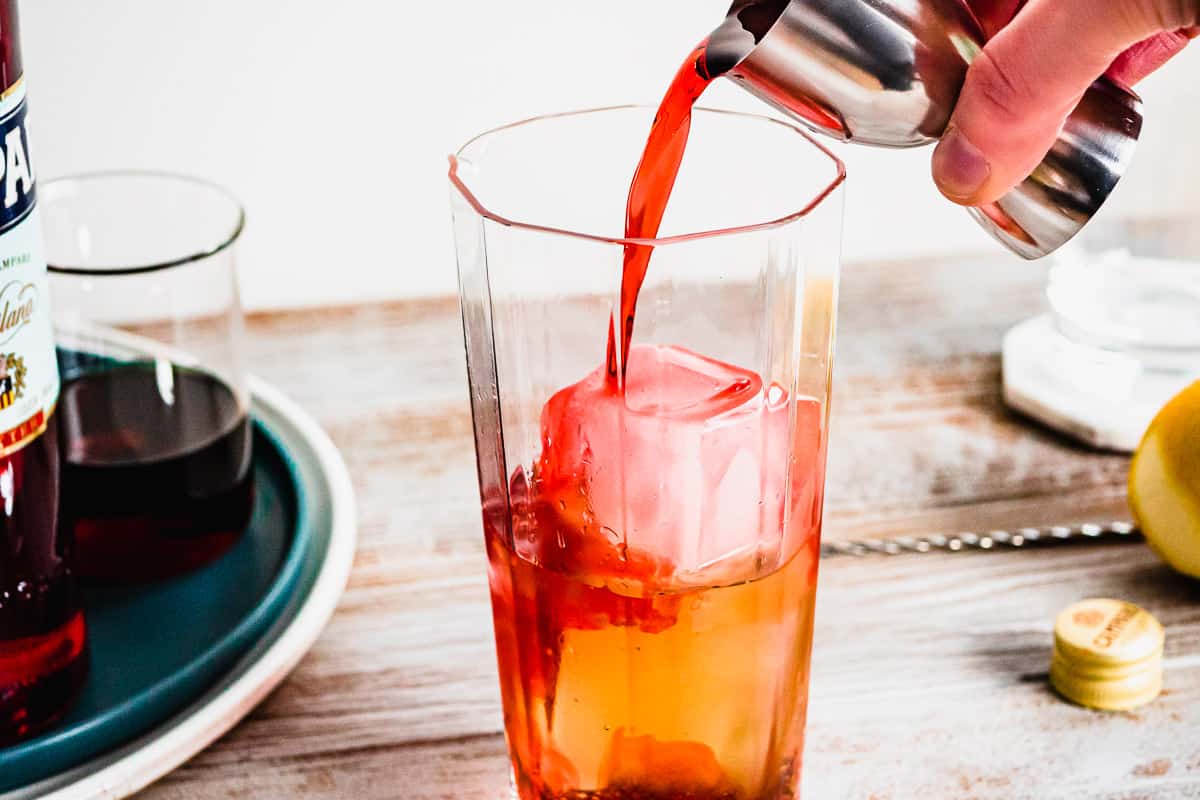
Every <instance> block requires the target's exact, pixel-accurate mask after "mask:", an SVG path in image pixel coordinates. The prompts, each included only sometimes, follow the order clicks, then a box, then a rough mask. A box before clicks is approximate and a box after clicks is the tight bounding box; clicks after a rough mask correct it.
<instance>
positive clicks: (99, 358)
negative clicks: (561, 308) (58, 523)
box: [42, 172, 254, 583]
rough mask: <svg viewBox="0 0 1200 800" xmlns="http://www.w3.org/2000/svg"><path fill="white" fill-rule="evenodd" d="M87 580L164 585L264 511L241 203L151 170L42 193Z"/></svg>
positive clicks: (68, 483) (209, 557)
mask: <svg viewBox="0 0 1200 800" xmlns="http://www.w3.org/2000/svg"><path fill="white" fill-rule="evenodd" d="M42 207H43V217H42V218H43V220H44V222H45V228H46V248H47V258H48V261H49V271H50V290H51V291H52V292H53V293H54V323H55V334H56V336H57V339H58V345H59V351H58V358H59V371H60V373H61V374H62V382H63V387H62V395H61V398H60V400H59V419H60V427H61V430H62V439H63V477H62V490H63V503H62V506H63V525H64V526H66V527H69V528H70V530H71V531H72V533H73V534H74V537H75V544H76V553H77V562H76V564H77V571H78V573H79V574H80V575H82V576H84V577H87V578H90V579H93V580H99V581H105V582H113V583H127V582H143V581H148V580H157V579H161V578H167V577H171V576H174V575H178V574H180V573H183V572H186V571H189V570H192V569H196V568H198V567H200V566H203V565H205V564H207V563H209V562H211V561H213V560H215V559H216V558H218V557H219V556H221V555H223V554H224V553H225V552H227V551H228V550H229V549H230V548H231V547H232V546H233V544H234V543H235V542H236V541H237V539H238V538H239V537H240V536H241V534H242V532H243V531H244V530H245V528H246V526H247V524H248V523H249V521H250V514H251V510H252V507H253V502H254V480H253V470H252V468H251V464H252V458H251V424H250V420H249V416H248V409H249V392H248V391H247V389H246V377H245V370H244V366H243V363H242V350H241V347H242V335H243V320H242V309H241V303H240V302H239V299H238V290H237V276H236V269H235V258H234V253H235V250H236V246H237V242H238V239H239V238H240V236H241V232H242V228H243V224H244V214H243V212H242V207H241V206H240V205H239V204H238V203H237V201H236V200H234V199H233V198H232V197H231V196H230V195H229V194H228V193H227V192H226V191H225V190H224V189H222V188H220V187H219V186H216V185H214V184H211V183H209V182H207V181H203V180H199V179H196V178H190V177H187V176H182V175H171V174H167V173H157V172H106V173H93V174H89V175H77V176H74V177H69V178H60V179H58V180H55V181H51V182H49V183H47V184H46V185H45V186H44V187H43V191H42Z"/></svg>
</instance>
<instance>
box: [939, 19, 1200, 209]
mask: <svg viewBox="0 0 1200 800" xmlns="http://www.w3.org/2000/svg"><path fill="white" fill-rule="evenodd" d="M969 5H971V7H972V10H974V11H975V13H976V14H977V16H978V17H979V19H980V21H981V22H982V23H983V27H984V30H985V31H986V32H987V35H988V37H989V40H988V43H987V46H986V47H984V49H983V53H982V54H981V55H979V56H978V57H976V59H975V60H974V61H973V62H972V63H971V67H970V69H969V70H968V71H967V79H966V83H964V85H963V89H962V93H961V95H960V96H959V98H958V104H957V105H956V106H955V109H954V114H953V116H952V117H951V119H950V124H949V126H948V127H947V128H946V132H945V134H943V136H942V140H941V142H939V143H938V146H937V149H936V150H935V151H934V153H933V177H934V180H935V181H937V184H938V187H939V188H940V189H941V190H942V193H943V194H944V195H946V196H947V197H948V198H950V199H951V200H953V201H954V202H956V203H961V204H963V205H981V204H983V203H989V202H991V201H993V200H996V199H997V198H999V197H1000V196H1001V195H1003V194H1004V193H1005V192H1007V191H1008V190H1009V189H1011V188H1012V187H1013V186H1016V185H1017V184H1018V183H1020V182H1021V181H1022V180H1024V179H1025V178H1026V177H1027V176H1028V175H1029V174H1030V173H1031V172H1033V170H1034V168H1035V167H1036V166H1037V165H1038V163H1039V162H1041V160H1042V159H1043V158H1044V157H1045V155H1046V153H1047V152H1048V151H1049V150H1050V147H1051V146H1052V145H1053V144H1054V140H1055V139H1056V138H1057V136H1058V133H1059V131H1060V129H1061V128H1062V124H1063V121H1064V120H1066V118H1067V116H1068V115H1069V114H1070V113H1071V111H1073V110H1074V109H1075V106H1076V104H1077V103H1078V102H1079V98H1080V97H1081V96H1082V95H1083V93H1084V91H1085V90H1086V89H1087V88H1088V86H1090V85H1091V83H1092V81H1094V80H1095V79H1096V78H1098V77H1099V76H1101V75H1103V74H1106V73H1107V74H1108V75H1109V76H1110V77H1112V78H1113V79H1115V80H1116V81H1117V82H1119V83H1123V84H1125V85H1127V86H1131V85H1133V84H1134V83H1136V82H1137V81H1139V80H1141V79H1142V78H1144V77H1145V76H1147V75H1149V74H1150V73H1151V72H1153V71H1154V70H1156V69H1158V68H1159V67H1160V66H1162V65H1163V64H1164V63H1166V62H1167V60H1168V59H1170V58H1171V57H1172V56H1174V55H1175V54H1176V53H1178V52H1179V51H1180V50H1182V49H1183V47H1184V45H1186V44H1187V42H1188V40H1189V39H1191V38H1193V37H1195V36H1196V35H1197V34H1198V33H1200V27H1197V26H1200V0H1029V2H1028V3H1023V2H1022V0H970V2H969ZM1018 11H1019V13H1018ZM1195 77H1196V78H1197V79H1200V76H1195Z"/></svg>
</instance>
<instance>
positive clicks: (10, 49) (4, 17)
mask: <svg viewBox="0 0 1200 800" xmlns="http://www.w3.org/2000/svg"><path fill="white" fill-rule="evenodd" d="M22 74H24V68H23V66H22V64H21V32H20V20H19V19H18V14H17V0H0V91H3V92H7V91H8V90H9V89H10V88H12V86H13V85H14V84H15V83H16V82H17V81H19V80H20V79H21V75H22Z"/></svg>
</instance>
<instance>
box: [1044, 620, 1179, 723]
mask: <svg viewBox="0 0 1200 800" xmlns="http://www.w3.org/2000/svg"><path fill="white" fill-rule="evenodd" d="M1164 639H1165V634H1164V633H1163V627H1162V625H1160V624H1159V623H1158V620H1156V619H1155V618H1154V617H1153V616H1151V615H1150V613H1149V612H1147V611H1145V610H1144V609H1142V608H1140V607H1139V606H1135V605H1134V604H1133V603H1126V602H1124V601H1123V600H1108V599H1095V600H1083V601H1081V602H1079V603H1075V604H1074V605H1072V606H1069V607H1068V608H1066V609H1065V610H1064V611H1063V612H1062V613H1061V614H1059V615H1058V619H1057V620H1056V621H1055V623H1054V657H1053V658H1052V659H1051V662H1050V683H1051V685H1053V686H1054V688H1055V689H1056V690H1057V691H1058V693H1059V694H1061V695H1062V696H1063V697H1065V698H1067V699H1068V700H1070V701H1072V702H1075V703H1079V704H1080V705H1083V706H1088V707H1089V708H1099V709H1103V710H1105V711H1125V710H1128V709H1131V708H1137V707H1138V706H1141V705H1145V704H1146V703H1149V702H1150V701H1151V700H1153V699H1154V698H1156V697H1158V695H1159V693H1160V692H1161V691H1162V672H1163V666H1162V657H1163V641H1164Z"/></svg>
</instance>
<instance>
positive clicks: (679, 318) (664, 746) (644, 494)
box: [450, 107, 844, 800]
mask: <svg viewBox="0 0 1200 800" xmlns="http://www.w3.org/2000/svg"><path fill="white" fill-rule="evenodd" d="M653 118H654V109H652V108H642V107H623V108H613V109H604V110H596V111H585V112H579V113H572V114H563V115H558V116H551V117H543V118H540V119H535V120H530V121H528V122H524V123H520V124H517V125H512V126H508V127H505V128H501V129H498V130H495V131H491V132H489V133H485V134H483V135H481V136H479V137H477V138H475V139H474V140H472V141H471V142H470V143H468V144H467V145H466V146H465V147H463V148H462V150H460V151H459V152H458V154H457V155H455V156H454V157H453V158H452V159H451V172H450V180H451V184H452V204H453V214H454V228H455V236H456V240H457V246H458V257H459V278H460V290H461V301H462V311H463V327H464V330H465V338H466V349H467V359H468V368H469V375H470V391H471V403H472V412H473V416H474V426H475V428H474V430H475V441H476V450H477V456H478V466H479V483H480V490H481V498H482V507H483V517H484V534H485V538H486V546H487V555H488V561H489V582H490V587H491V594H492V607H493V614H494V624H495V634H496V646H497V652H498V658H499V671H500V683H501V690H502V695H503V702H504V720H505V730H506V734H507V737H508V745H509V752H510V755H511V759H512V768H513V782H514V786H515V792H516V795H517V796H519V797H520V798H522V800H534V798H537V799H538V800H549V799H550V798H572V800H575V799H577V798H578V799H582V798H618V797H619V798H630V799H631V800H634V799H636V798H680V797H689V798H739V799H740V798H746V799H747V800H750V799H751V798H753V799H755V800H757V799H758V798H762V799H763V800H766V798H783V797H794V796H795V794H796V793H797V792H798V786H799V774H800V761H801V755H802V750H803V731H804V719H805V709H806V704H807V692H808V667H809V655H810V652H811V642H812V616H813V602H814V591H815V582H816V575H817V557H818V550H819V538H820V527H821V507H822V495H823V482H824V465H825V449H826V441H827V437H826V431H827V419H828V414H827V411H828V401H829V380H830V367H831V350H832V344H833V333H834V319H835V309H836V302H837V281H838V261H839V249H840V238H841V216H842V197H841V195H842V185H843V181H844V170H843V168H842V165H841V163H840V162H839V161H838V160H837V159H836V158H835V157H833V156H832V155H831V154H830V153H829V152H828V151H826V150H824V149H823V148H822V147H820V146H819V145H818V144H817V143H815V142H814V141H812V140H811V139H809V138H808V137H807V136H806V135H805V134H804V133H803V132H801V131H800V130H798V129H796V128H794V127H792V126H790V125H787V124H783V123H779V122H775V121H771V120H768V119H766V118H762V117H756V116H750V115H742V114H732V113H725V112H717V111H697V112H696V116H695V120H694V123H693V127H692V137H691V142H690V144H689V149H688V151H687V155H686V157H685V159H684V163H683V169H682V172H681V173H680V176H679V179H678V182H677V183H676V187H675V191H674V194H673V196H672V199H671V202H670V205H669V207H668V210H667V215H666V218H665V220H664V223H663V228H662V236H661V238H659V239H655V240H638V241H626V240H623V239H622V238H621V232H622V231H623V230H624V221H625V216H624V215H625V205H626V195H627V192H628V190H629V185H630V180H631V178H632V175H633V170H634V167H635V166H636V164H637V162H638V159H639V156H640V155H641V151H642V147H643V145H644V144H645V140H646V135H647V132H648V131H649V129H650V124H651V121H652V120H653ZM627 247H653V248H654V250H653V255H652V258H651V260H650V267H649V273H648V275H647V278H646V282H645V284H644V286H643V289H642V292H641V295H640V299H639V302H638V312H637V318H636V326H635V328H634V332H633V347H632V350H631V351H630V357H629V363H628V375H627V378H626V381H625V384H624V388H623V390H618V389H617V388H616V387H615V386H614V385H612V384H611V383H610V382H609V381H607V380H606V377H607V376H606V370H605V356H606V346H607V342H608V333H609V329H610V324H611V322H612V320H613V318H614V315H615V314H616V313H617V312H618V305H619V293H620V285H621V271H622V260H623V255H624V253H625V249H626V248H627Z"/></svg>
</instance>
